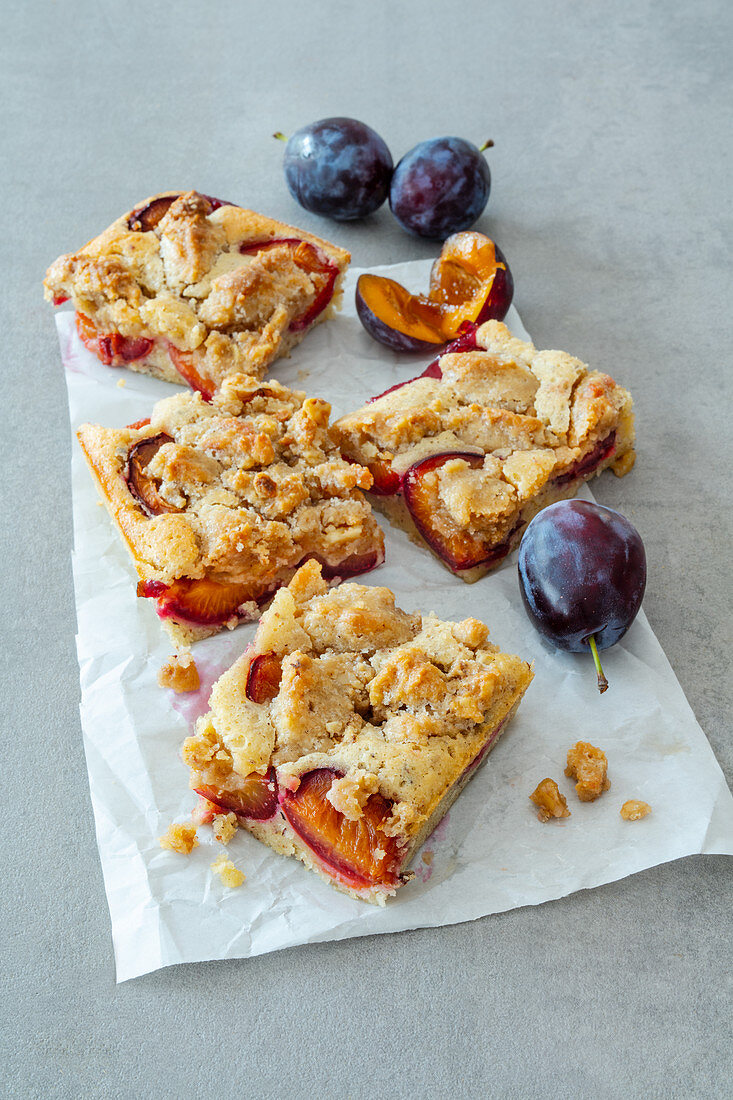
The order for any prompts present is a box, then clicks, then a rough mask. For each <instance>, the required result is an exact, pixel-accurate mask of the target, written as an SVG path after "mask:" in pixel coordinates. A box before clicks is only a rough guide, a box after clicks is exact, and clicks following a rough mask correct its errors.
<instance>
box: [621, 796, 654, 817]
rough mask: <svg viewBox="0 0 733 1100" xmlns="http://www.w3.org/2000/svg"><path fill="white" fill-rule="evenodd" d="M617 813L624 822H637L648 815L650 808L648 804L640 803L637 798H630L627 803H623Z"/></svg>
mask: <svg viewBox="0 0 733 1100" xmlns="http://www.w3.org/2000/svg"><path fill="white" fill-rule="evenodd" d="M619 812H620V814H621V817H622V818H623V819H624V821H638V820H639V818H641V817H646V815H647V814H650V813H651V812H652V808H651V806H650V805H649V803H648V802H641V801H640V800H639V799H638V798H630V799H629V801H628V802H624V804H623V806H622V807H621V810H620V811H619Z"/></svg>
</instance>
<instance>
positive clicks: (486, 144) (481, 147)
mask: <svg viewBox="0 0 733 1100" xmlns="http://www.w3.org/2000/svg"><path fill="white" fill-rule="evenodd" d="M493 148H494V143H493V141H492V140H491V138H489V140H488V141H485V142H484V143H483V145H479V149H478V151H479V153H483V152H484V150H485V149H493Z"/></svg>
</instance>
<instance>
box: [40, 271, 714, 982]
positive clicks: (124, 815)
mask: <svg viewBox="0 0 733 1100" xmlns="http://www.w3.org/2000/svg"><path fill="white" fill-rule="evenodd" d="M429 266H430V265H429V263H427V262H423V261H419V262H416V263H407V264H400V265H395V266H393V267H389V268H387V267H384V268H381V269H376V270H378V271H381V272H382V273H386V274H389V275H391V276H392V277H394V278H397V279H398V280H399V281H401V282H403V283H405V284H406V285H408V286H411V287H412V288H413V289H415V290H417V289H424V288H425V287H426V286H427V278H428V271H429ZM371 270H375V269H371ZM359 274H360V272H359V271H357V270H353V271H352V272H351V273H350V276H349V280H348V283H347V287H346V293H345V299H344V300H345V305H344V310H343V313H342V314H341V315H340V316H339V317H338V318H337V319H335V320H333V321H331V322H328V323H327V324H325V325H322V326H319V327H318V328H317V329H316V330H315V331H314V332H313V333H311V334H310V335H309V336H308V337H307V338H306V340H305V341H304V343H303V344H302V345H301V346H300V347H299V348H297V349H296V350H295V354H294V355H293V357H292V358H291V359H288V360H286V361H280V362H277V363H276V364H275V365H274V371H273V374H274V376H275V377H277V378H278V379H279V380H280V381H282V382H283V383H285V384H286V385H289V386H291V387H293V388H296V389H305V390H307V392H308V393H309V394H312V395H314V396H320V397H325V398H327V399H328V400H329V401H330V402H331V404H332V406H333V414H334V417H335V416H338V415H340V414H341V413H343V412H346V411H348V410H350V409H353V408H356V407H357V406H359V405H361V404H362V403H363V402H364V401H365V400H366V399H367V398H369V397H371V396H373V395H374V394H376V393H379V392H380V391H382V390H384V389H386V388H387V387H388V386H390V385H393V384H394V383H395V382H397V381H401V380H403V379H406V378H410V377H412V376H414V375H415V374H417V373H419V372H420V371H421V370H422V369H423V367H424V365H425V364H426V363H427V361H428V357H427V356H426V357H422V358H417V359H415V358H414V357H408V356H398V355H393V354H392V353H390V352H389V351H387V350H386V349H385V348H383V347H381V346H380V345H379V344H376V343H374V341H372V340H371V339H370V338H369V337H368V336H367V335H366V334H365V333H364V331H363V330H362V328H361V325H360V324H359V321H358V319H357V318H356V315H355V311H354V307H353V298H354V295H353V289H354V285H355V281H356V278H357V277H358V275H359ZM507 323H508V324H509V326H510V328H512V330H513V331H514V332H516V333H517V334H518V335H521V336H525V337H526V333H525V332H524V329H523V328H522V325H521V322H520V319H519V317H518V315H517V313H516V311H514V310H512V311H511V312H510V314H509V316H508V318H507ZM57 325H58V332H59V340H60V344H61V351H62V357H63V361H64V365H65V368H66V380H67V384H68V393H69V408H70V416H71V426H72V429H76V428H77V427H78V425H79V424H81V423H83V422H84V421H91V422H94V423H99V424H103V425H106V426H110V427H119V426H122V425H124V424H129V423H131V422H133V421H136V420H139V419H142V418H143V417H145V416H148V415H149V413H150V409H151V406H152V405H153V403H154V402H155V401H156V400H158V399H159V398H160V397H163V396H167V395H170V394H171V393H173V392H175V390H174V387H172V386H170V385H168V384H166V383H164V382H158V381H156V380H155V379H152V378H147V377H145V376H142V375H139V374H134V373H133V372H130V371H125V370H115V369H110V368H108V367H104V366H102V364H101V363H99V362H98V361H97V360H96V358H95V357H94V356H92V355H91V354H90V353H89V352H88V351H87V350H86V349H85V348H84V347H83V345H81V343H80V342H79V340H78V339H77V337H76V334H75V332H74V326H73V314H72V313H61V314H59V315H58V316H57ZM620 380H621V381H623V378H622V377H621V379H620ZM120 383H122V384H120ZM642 449H643V440H642ZM642 461H643V458H642ZM604 476H610V475H604ZM633 476H634V475H633V473H632V474H631V475H630V477H631V478H633ZM72 487H73V502H74V553H73V566H74V583H75V588H76V606H77V616H78V629H79V633H78V636H77V648H78V655H79V666H80V672H81V692H82V696H81V720H82V728H83V732H84V744H85V749H86V758H87V765H88V770H89V785H90V789H91V795H92V802H93V806H94V815H95V820H96V828H97V839H98V843H99V852H100V857H101V861H102V868H103V871H104V882H105V888H106V891H107V898H108V901H109V908H110V915H111V918H112V936H113V940H114V948H115V956H116V960H117V978H118V981H124V980H125V979H127V978H132V977H135V976H137V975H140V974H144V973H147V972H148V971H151V970H155V969H156V968H158V967H162V966H168V965H170V964H172V963H180V962H194V961H199V960H203V959H223V958H242V957H246V956H249V955H258V954H262V953H264V952H267V951H275V950H277V949H279V948H282V947H290V946H292V945H294V944H299V943H309V942H315V941H320V940H329V939H344V938H346V937H349V936H361V935H365V934H368V933H378V932H394V931H399V930H402V929H406V928H417V927H421V926H434V925H443V924H451V923H454V922H458V921H466V920H472V919H474V918H476V917H480V916H484V915H486V914H488V913H497V912H501V911H503V910H506V909H512V908H515V907H517V906H520V905H536V904H539V903H540V902H544V901H549V900H550V899H553V898H559V897H562V896H564V895H566V894H569V893H571V892H573V891H575V890H580V889H584V888H589V887H593V886H598V885H600V884H601V883H605V882H612V881H614V880H615V879H620V878H623V877H624V876H626V875H630V874H633V873H634V872H636V871H640V870H642V869H643V868H645V867H652V866H654V865H655V864H658V863H664V862H665V861H667V860H672V859H677V858H679V857H680V856H685V855H690V854H693V853H698V852H716V853H727V854H733V798H731V794H730V792H729V790H728V788H727V786H726V784H725V780H724V778H723V775H722V772H721V770H720V767H719V766H718V764H717V762H716V760H715V757H714V756H713V753H712V750H711V748H710V746H709V744H708V742H707V740H706V738H705V735H704V733H703V732H702V730H701V729H700V726H699V725H698V723H697V721H696V720H695V717H694V715H693V713H692V711H691V709H690V707H689V704H688V703H687V700H686V699H685V697H684V694H683V692H682V689H681V687H680V685H679V683H678V682H677V679H676V677H675V675H674V673H673V672H672V669H671V668H670V665H669V663H668V661H667V659H666V657H665V655H664V653H663V651H662V649H661V646H660V645H659V643H658V642H657V640H656V638H655V636H654V634H653V633H652V630H651V628H650V627H649V624H648V622H647V620H646V618H645V616H644V613H643V611H642V612H641V614H640V615H639V616H638V618H637V620H636V622H635V623H634V625H633V626H632V628H631V630H630V631H629V632H628V634H627V635H626V637H625V638H624V639H623V640H622V642H621V643H620V644H618V645H616V646H615V647H614V648H613V649H611V650H607V651H606V652H605V653H604V655H603V663H604V668H605V671H606V675H607V676H608V679H609V682H610V684H611V687H610V689H609V691H608V692H606V694H605V695H603V696H600V695H599V694H598V691H597V688H596V683H595V674H594V670H593V667H592V662H591V660H590V657H588V658H584V657H583V656H575V655H570V654H564V653H561V652H559V651H554V650H550V649H548V648H546V647H545V645H544V644H543V643H542V642H540V640H539V637H538V635H537V634H536V633H535V631H534V629H533V628H532V626H531V625H530V623H529V621H528V619H527V618H526V616H525V613H524V610H523V608H522V605H521V601H520V597H519V589H518V584H517V574H516V554H512V555H510V557H509V558H508V559H507V560H506V561H505V563H504V564H503V565H502V566H501V567H500V568H499V569H498V570H496V571H495V572H494V573H492V574H490V575H489V576H487V577H485V578H484V579H483V580H481V581H479V582H478V584H476V585H464V583H463V582H462V581H460V580H458V579H457V578H454V577H452V576H451V575H450V574H449V573H448V572H447V571H446V570H444V569H443V568H442V567H441V566H440V565H439V564H438V563H437V561H435V560H434V558H433V557H432V556H431V555H430V554H429V553H428V552H427V551H425V550H422V549H420V548H418V547H416V546H413V545H412V543H410V542H409V541H408V539H407V537H406V536H405V535H404V534H403V533H402V532H400V531H397V530H395V529H393V528H392V527H390V526H389V524H387V522H386V521H385V520H382V517H379V519H380V522H381V523H382V527H383V528H384V532H385V540H386V548H387V560H386V563H385V565H383V566H381V567H380V568H379V569H377V570H375V571H374V572H373V573H369V574H367V575H366V576H365V577H364V578H357V579H359V580H363V582H364V583H366V584H378V585H388V586H389V587H390V588H392V589H393V590H394V592H395V593H396V594H397V599H398V603H399V604H400V605H401V606H402V607H404V608H406V609H407V610H411V611H412V610H417V609H420V610H422V611H430V610H433V611H436V612H437V613H438V614H439V615H440V616H441V618H447V619H461V618H464V617H466V616H467V615H474V616H476V617H478V618H481V619H483V620H484V621H485V622H486V623H488V625H489V627H490V629H491V636H492V639H493V641H495V642H496V643H497V644H499V645H500V646H501V647H502V648H503V649H506V650H508V651H510V652H514V653H519V654H520V655H521V656H523V657H525V658H527V659H530V660H533V661H534V670H535V679H534V682H533V683H532V685H531V687H530V688H529V691H528V692H527V695H526V696H525V698H524V701H523V702H522V705H521V707H520V709H519V712H518V715H517V717H516V718H515V719H514V721H513V723H512V725H511V727H510V729H509V731H508V732H507V734H506V735H505V737H504V738H503V739H502V740H501V741H500V742H499V744H498V746H497V748H496V749H495V750H494V751H493V752H492V753H491V755H490V756H489V758H488V760H487V763H486V765H485V766H484V767H483V768H481V770H480V771H479V773H478V774H477V776H476V777H475V778H474V779H473V781H472V782H471V783H470V784H469V785H468V787H467V788H466V790H465V791H464V793H463V794H462V795H461V797H460V798H459V800H458V802H457V803H456V804H455V806H454V807H453V808H452V809H451V811H450V813H449V814H448V815H447V817H446V818H445V819H444V820H443V822H442V823H441V825H440V826H439V827H438V829H437V830H436V832H435V833H434V834H433V836H432V837H431V838H430V839H429V840H428V842H427V844H426V845H425V848H424V849H423V853H422V856H423V857H424V858H421V857H418V858H417V859H416V861H415V864H414V867H415V869H416V871H417V874H416V878H415V879H414V880H413V881H412V882H411V883H409V884H408V885H407V886H405V887H404V888H403V889H401V890H400V891H399V893H398V895H397V897H396V898H394V899H392V900H391V901H389V902H388V904H387V906H386V907H385V908H384V909H379V908H376V907H373V906H370V905H367V904H365V903H363V902H359V901H355V900H353V899H351V898H348V897H345V896H343V895H341V894H339V893H337V892H336V891H335V890H333V889H332V888H331V887H329V886H328V885H326V884H325V883H323V882H321V881H320V880H319V879H318V878H317V877H316V876H315V875H313V874H312V873H310V872H308V871H307V870H306V869H305V868H304V867H303V866H302V864H300V863H299V862H297V861H295V860H292V859H285V858H282V857H280V856H277V855H275V854H274V853H273V852H271V851H270V849H268V848H266V847H265V846H264V845H261V844H259V843H258V842H257V841H256V840H255V839H254V838H253V837H251V836H250V835H249V834H248V833H246V832H245V831H243V830H240V831H239V832H238V833H237V835H236V837H235V838H234V840H233V841H232V842H231V844H230V845H229V847H228V854H229V857H230V858H231V859H232V860H233V861H234V863H235V864H236V865H237V866H238V867H240V868H241V869H242V870H243V871H244V872H245V874H246V876H247V878H246V882H245V884H244V886H242V887H241V888H239V889H235V890H230V889H227V888H226V887H224V886H223V885H222V884H221V882H220V880H219V878H218V876H216V875H215V874H213V872H212V871H211V869H210V865H211V863H212V862H213V860H214V859H215V858H216V856H217V855H218V853H219V851H220V850H221V846H220V845H218V844H217V843H216V842H215V841H213V839H212V837H211V832H210V830H209V829H207V828H205V827H203V828H201V829H199V840H200V846H199V847H198V848H197V849H195V850H194V852H193V853H192V854H191V855H190V856H188V857H186V856H181V855H178V854H176V853H174V852H166V851H163V850H162V849H161V848H160V846H159V844H158V837H159V836H160V835H161V834H162V833H164V832H165V831H166V829H167V827H168V825H169V824H170V823H171V821H173V820H178V821H183V820H186V819H188V815H189V814H190V811H191V809H192V808H193V806H194V803H195V800H196V796H195V795H194V794H193V792H192V791H190V790H189V789H188V770H187V769H186V768H185V767H184V766H183V764H182V763H181V760H180V757H179V750H180V745H181V743H182V741H183V739H184V738H185V737H186V736H187V735H188V733H189V730H190V728H191V725H192V723H193V721H194V719H195V718H196V717H197V716H198V715H199V714H202V713H204V712H205V710H206V709H207V708H206V702H207V698H208V694H209V690H210V687H211V684H212V683H213V681H214V680H215V679H216V678H217V677H218V676H219V675H220V674H221V673H222V672H223V671H224V670H225V669H226V668H228V667H229V665H230V664H231V663H232V662H233V661H234V660H235V659H236V658H237V657H238V656H239V655H240V653H241V652H242V651H243V650H244V648H245V646H246V645H247V644H248V643H249V642H250V640H251V638H252V636H253V634H254V630H255V625H254V624H249V625H246V626H241V627H239V628H238V629H237V630H235V631H233V632H225V634H224V635H219V636H218V637H216V638H211V639H208V640H206V641H204V642H201V643H199V644H198V645H197V646H195V647H194V654H195V658H196V663H197V665H198V667H199V670H200V673H201V680H202V687H201V690H200V691H199V692H198V693H197V694H195V695H180V696H176V695H174V694H173V693H172V692H169V691H165V690H161V688H159V687H158V685H157V682H156V675H157V671H158V669H159V667H160V665H161V664H162V663H163V661H164V660H165V659H166V658H167V657H168V655H169V654H170V652H171V645H170V642H169V641H168V638H167V635H166V634H165V633H164V631H163V629H162V627H161V625H160V623H159V620H158V618H157V616H156V614H155V611H154V607H153V603H152V601H149V600H142V599H137V597H136V595H135V584H136V580H137V577H136V574H135V571H134V569H133V566H132V563H131V561H130V559H129V557H128V554H127V552H126V550H125V547H124V545H123V542H122V539H121V538H120V536H119V535H118V534H117V531H116V530H115V529H114V527H113V525H112V522H111V520H110V519H109V516H108V514H107V512H106V509H104V508H103V507H100V506H99V504H98V498H97V494H96V491H95V489H94V487H93V484H92V480H91V477H90V475H89V472H88V470H87V468H86V465H85V462H84V459H83V457H82V454H81V451H80V448H79V446H78V443H77V442H76V439H74V450H73V460H72ZM584 495H586V496H588V497H589V498H590V493H588V492H587V491H586V492H585V493H584ZM577 740H588V741H591V742H592V743H593V744H595V745H598V746H599V747H601V748H602V749H603V750H604V751H605V753H606V755H607V756H608V760H609V777H610V779H611V784H612V785H611V789H610V791H608V793H606V794H604V795H603V797H602V798H600V799H599V800H598V801H597V802H595V803H586V804H583V803H580V802H579V801H578V800H577V798H576V796H575V793H574V790H573V784H572V781H571V780H569V779H565V777H564V776H563V769H564V764H565V756H566V753H567V750H568V748H569V747H570V746H571V745H572V744H574V743H575V741H577ZM547 775H549V776H552V777H554V778H556V779H557V780H558V782H559V785H560V789H561V791H563V792H564V793H565V795H566V797H567V798H568V805H569V807H570V809H571V811H572V816H571V817H570V818H569V819H566V820H563V821H557V822H552V823H548V824H544V825H543V824H540V822H539V821H538V820H537V817H536V816H535V813H534V812H533V808H532V806H531V804H530V802H529V801H528V795H529V793H530V792H531V791H532V790H533V789H534V787H535V786H536V784H537V783H538V782H539V780H541V779H543V778H544V777H545V776H547ZM629 798H641V799H644V800H645V801H647V802H649V803H650V804H651V806H652V807H653V812H652V813H651V815H650V816H648V817H647V818H645V819H643V820H641V821H638V822H625V821H623V820H622V819H621V817H620V816H619V809H620V807H621V805H622V803H623V802H624V801H626V800H627V799H629Z"/></svg>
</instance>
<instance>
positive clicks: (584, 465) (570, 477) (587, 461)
mask: <svg viewBox="0 0 733 1100" xmlns="http://www.w3.org/2000/svg"><path fill="white" fill-rule="evenodd" d="M615 451H616V433H615V432H611V434H610V435H607V436H606V438H605V439H602V440H601V441H600V442H599V443H596V445H595V447H594V448H593V449H592V450H591V451H589V452H588V454H587V455H585V456H584V457H583V458H581V459H580V460H579V461H578V462H576V463H574V464H573V465H572V466H571V467H570V468H569V469H567V470H566V471H565V473H563V474H559V475H558V477H556V478H553V482H552V483H553V485H568V484H569V483H570V482H571V481H576V480H577V478H579V477H586V476H587V475H588V474H592V473H593V471H594V470H595V469H596V467H597V466H600V464H601V463H602V462H605V461H606V459H607V458H610V457H611V456H612V455H613V454H614V453H615Z"/></svg>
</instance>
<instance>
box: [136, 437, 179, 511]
mask: <svg viewBox="0 0 733 1100" xmlns="http://www.w3.org/2000/svg"><path fill="white" fill-rule="evenodd" d="M172 442H173V440H172V439H171V437H170V436H169V435H166V434H165V432H161V433H160V435H155V436H153V437H152V438H148V439H140V440H138V442H137V443H135V444H134V446H132V447H131V448H130V450H129V452H128V455H127V465H126V467H125V480H126V482H127V487H128V489H129V490H130V492H131V493H132V495H133V496H134V498H135V500H136V501H137V502H138V504H140V505H141V506H142V508H143V510H144V511H145V512H146V513H147V514H148V515H149V516H160V515H162V514H163V513H164V512H182V511H183V508H179V507H178V506H177V505H175V504H171V503H170V501H168V500H165V499H164V498H163V497H162V496H161V495H160V492H159V489H160V482H159V480H158V479H157V478H154V477H151V475H150V474H149V473H148V472H147V468H148V466H149V464H150V462H151V460H152V459H153V458H154V456H155V455H156V454H157V453H158V451H159V450H160V448H161V447H162V446H163V444H165V443H172Z"/></svg>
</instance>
